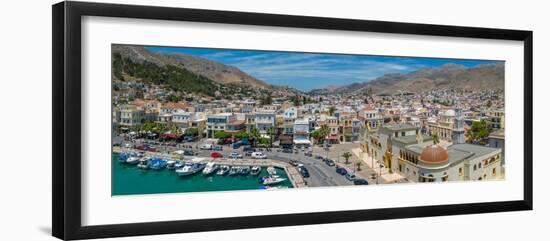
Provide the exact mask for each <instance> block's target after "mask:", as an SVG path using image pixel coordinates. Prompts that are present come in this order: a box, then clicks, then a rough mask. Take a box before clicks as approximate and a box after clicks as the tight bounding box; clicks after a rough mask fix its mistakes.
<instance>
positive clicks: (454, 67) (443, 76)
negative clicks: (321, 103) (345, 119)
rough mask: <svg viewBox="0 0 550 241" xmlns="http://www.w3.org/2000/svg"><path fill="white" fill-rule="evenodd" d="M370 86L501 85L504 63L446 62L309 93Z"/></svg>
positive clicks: (384, 90)
mask: <svg viewBox="0 0 550 241" xmlns="http://www.w3.org/2000/svg"><path fill="white" fill-rule="evenodd" d="M366 88H371V89H372V90H373V92H374V93H375V94H395V93H398V92H399V91H404V92H410V93H419V92H422V91H426V90H431V89H444V88H454V89H465V90H489V89H503V88H504V64H503V63H500V62H497V63H493V64H483V65H478V66H475V67H472V68H468V67H466V66H464V65H460V64H454V63H449V64H445V65H442V66H440V67H437V68H423V69H419V70H416V71H413V72H410V73H408V74H399V73H395V74H385V75H383V76H381V77H378V78H376V79H373V80H371V81H368V82H363V83H360V84H357V83H352V84H348V85H343V86H339V87H338V88H331V89H327V88H323V89H316V90H312V91H310V93H311V94H323V93H337V94H346V93H349V94H353V93H361V92H362V91H364V90H365V89H366Z"/></svg>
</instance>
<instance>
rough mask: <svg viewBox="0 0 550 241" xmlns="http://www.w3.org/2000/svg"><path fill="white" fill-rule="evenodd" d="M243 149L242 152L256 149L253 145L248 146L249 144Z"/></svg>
mask: <svg viewBox="0 0 550 241" xmlns="http://www.w3.org/2000/svg"><path fill="white" fill-rule="evenodd" d="M243 151H244V152H249V151H250V152H255V151H256V149H254V148H253V147H250V146H246V147H244V148H243Z"/></svg>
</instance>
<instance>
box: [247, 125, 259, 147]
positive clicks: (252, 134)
mask: <svg viewBox="0 0 550 241" xmlns="http://www.w3.org/2000/svg"><path fill="white" fill-rule="evenodd" d="M249 136H250V138H252V139H253V140H254V141H253V142H252V144H253V146H256V145H257V143H258V140H259V139H260V131H259V130H258V128H256V127H252V129H250V134H249Z"/></svg>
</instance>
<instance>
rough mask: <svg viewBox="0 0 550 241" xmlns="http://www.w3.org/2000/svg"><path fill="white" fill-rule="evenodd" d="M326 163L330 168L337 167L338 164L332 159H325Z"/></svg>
mask: <svg viewBox="0 0 550 241" xmlns="http://www.w3.org/2000/svg"><path fill="white" fill-rule="evenodd" d="M324 162H325V163H326V164H327V165H328V166H329V167H333V166H336V163H335V162H334V161H333V160H332V159H325V160H324Z"/></svg>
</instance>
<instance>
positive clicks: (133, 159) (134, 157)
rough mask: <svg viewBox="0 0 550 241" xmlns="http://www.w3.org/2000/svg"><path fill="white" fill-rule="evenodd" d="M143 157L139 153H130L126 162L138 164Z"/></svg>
mask: <svg viewBox="0 0 550 241" xmlns="http://www.w3.org/2000/svg"><path fill="white" fill-rule="evenodd" d="M141 159H143V158H142V157H140V156H139V155H130V156H129V157H128V158H127V159H126V163H127V164H130V165H135V164H138V163H139V162H140V161H141Z"/></svg>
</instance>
